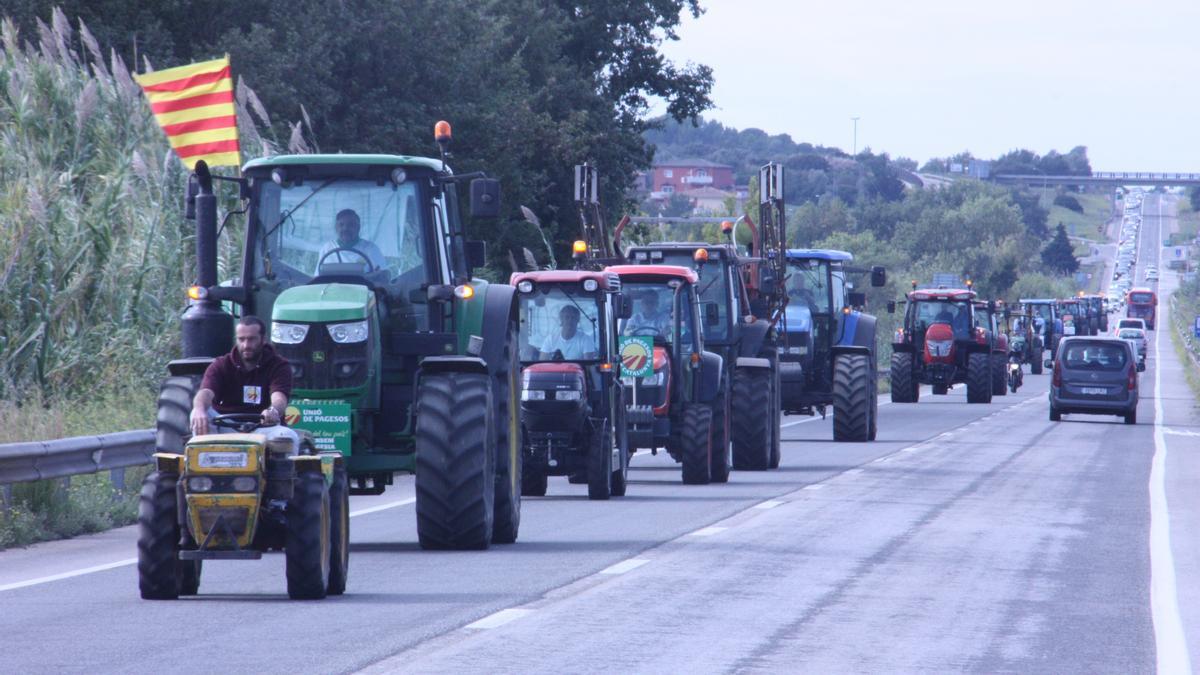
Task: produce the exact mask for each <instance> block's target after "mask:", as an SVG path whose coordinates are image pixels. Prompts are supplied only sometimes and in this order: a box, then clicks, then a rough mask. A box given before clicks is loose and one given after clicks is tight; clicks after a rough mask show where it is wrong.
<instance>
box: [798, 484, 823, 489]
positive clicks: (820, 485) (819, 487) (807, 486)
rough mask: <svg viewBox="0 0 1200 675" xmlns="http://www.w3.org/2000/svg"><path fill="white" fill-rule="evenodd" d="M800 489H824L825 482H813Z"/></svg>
mask: <svg viewBox="0 0 1200 675" xmlns="http://www.w3.org/2000/svg"><path fill="white" fill-rule="evenodd" d="M800 489H801V490H824V489H825V484H824V483H813V484H812V485H805V486H804V487H802V488H800Z"/></svg>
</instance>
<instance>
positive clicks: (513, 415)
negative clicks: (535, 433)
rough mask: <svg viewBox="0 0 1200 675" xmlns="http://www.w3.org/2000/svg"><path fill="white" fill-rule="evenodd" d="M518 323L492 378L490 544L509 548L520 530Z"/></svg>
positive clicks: (511, 328) (513, 324)
mask: <svg viewBox="0 0 1200 675" xmlns="http://www.w3.org/2000/svg"><path fill="white" fill-rule="evenodd" d="M516 343H517V323H516V321H510V322H509V327H508V332H507V333H506V334H505V336H504V351H503V352H502V354H501V358H500V367H499V368H497V369H496V373H495V375H494V376H493V378H492V381H493V383H494V384H493V386H494V389H492V403H493V404H495V406H496V413H495V417H494V419H495V424H496V492H495V500H496V502H495V506H494V508H493V512H494V514H495V523H494V525H493V526H492V543H494V544H511V543H513V542H515V541H516V540H517V533H518V532H519V531H520V529H521V479H522V477H523V476H522V472H521V464H522V461H523V459H524V453H523V450H524V448H522V447H521V446H522V440H521V436H522V434H521V432H522V430H523V428H522V426H521V408H520V403H519V401H518V399H519V398H520V396H521V383H520V380H519V378H520V377H521V367H520V364H519V363H518V362H517V344H516Z"/></svg>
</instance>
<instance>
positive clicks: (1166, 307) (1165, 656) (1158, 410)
mask: <svg viewBox="0 0 1200 675" xmlns="http://www.w3.org/2000/svg"><path fill="white" fill-rule="evenodd" d="M1162 237H1163V223H1162V200H1161V198H1160V199H1159V201H1158V266H1159V267H1162ZM1170 304H1171V303H1169V302H1164V303H1163V305H1162V307H1163V316H1161V317H1159V318H1158V321H1159V327H1160V328H1164V330H1170V325H1171V324H1170V318H1169V316H1168V314H1169V313H1170ZM1162 334H1163V330H1157V331H1154V351H1155V352H1156V353H1157V352H1159V351H1160V350H1161V349H1162ZM1163 431H1164V427H1163V406H1162V369H1161V368H1158V367H1156V368H1155V369H1154V461H1153V463H1152V464H1151V466H1150V613H1151V616H1152V617H1153V618H1154V647H1155V651H1156V653H1157V655H1158V672H1160V673H1190V672H1191V671H1192V664H1191V657H1190V656H1189V655H1188V645H1187V638H1186V636H1185V635H1184V632H1183V619H1182V618H1181V617H1180V616H1179V597H1178V594H1177V593H1176V591H1175V558H1174V555H1173V554H1172V552H1171V516H1170V513H1169V511H1168V509H1167V489H1166V474H1167V441H1166V438H1165V437H1164V434H1163Z"/></svg>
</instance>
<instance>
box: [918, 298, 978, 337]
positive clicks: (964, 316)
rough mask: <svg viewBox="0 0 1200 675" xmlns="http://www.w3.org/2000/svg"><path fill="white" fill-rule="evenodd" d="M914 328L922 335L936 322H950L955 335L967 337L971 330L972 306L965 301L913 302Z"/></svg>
mask: <svg viewBox="0 0 1200 675" xmlns="http://www.w3.org/2000/svg"><path fill="white" fill-rule="evenodd" d="M913 307H914V311H913V323H914V324H915V326H914V328H915V329H916V330H917V331H918V332H919V333H920V334H922V335H924V334H925V331H926V329H928V328H929V327H930V326H932V325H933V324H935V323H945V324H949V325H950V327H951V328H952V329H953V330H954V336H955V337H956V338H959V339H967V338H968V337H969V335H970V330H971V323H972V318H971V306H970V304H969V303H967V302H964V301H954V300H921V301H919V302H916V303H914V304H913Z"/></svg>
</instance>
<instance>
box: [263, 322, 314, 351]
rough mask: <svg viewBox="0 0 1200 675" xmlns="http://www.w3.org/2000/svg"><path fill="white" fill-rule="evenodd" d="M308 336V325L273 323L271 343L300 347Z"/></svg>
mask: <svg viewBox="0 0 1200 675" xmlns="http://www.w3.org/2000/svg"><path fill="white" fill-rule="evenodd" d="M307 335H308V324H306V323H279V322H278V321H273V322H271V342H274V343H276V344H281V345H298V344H300V343H301V342H304V338H305V337H306V336H307Z"/></svg>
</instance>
